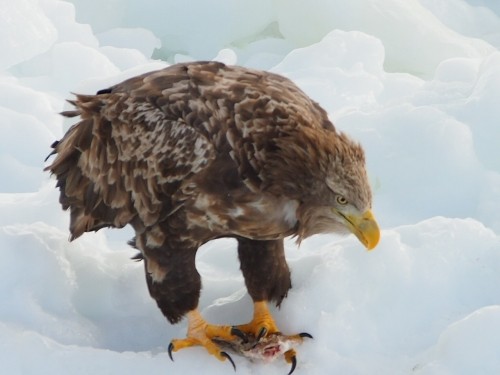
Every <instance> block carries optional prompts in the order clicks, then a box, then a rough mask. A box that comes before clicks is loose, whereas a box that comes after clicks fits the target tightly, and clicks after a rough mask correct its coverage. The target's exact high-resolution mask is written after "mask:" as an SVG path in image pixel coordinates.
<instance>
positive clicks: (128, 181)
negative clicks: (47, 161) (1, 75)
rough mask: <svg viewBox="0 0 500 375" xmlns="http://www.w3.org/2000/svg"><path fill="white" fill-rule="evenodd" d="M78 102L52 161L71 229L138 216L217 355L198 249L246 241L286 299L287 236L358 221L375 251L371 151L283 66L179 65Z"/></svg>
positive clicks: (249, 255) (169, 312) (250, 256)
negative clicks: (204, 316)
mask: <svg viewBox="0 0 500 375" xmlns="http://www.w3.org/2000/svg"><path fill="white" fill-rule="evenodd" d="M70 103H71V104H73V105H74V106H75V109H74V110H70V111H67V112H64V113H63V114H64V115H65V116H69V117H76V116H80V118H81V119H80V121H79V122H78V123H77V124H76V125H74V126H73V127H72V128H71V129H70V130H69V131H68V132H67V133H66V135H65V136H64V137H63V138H62V140H61V141H60V142H56V143H55V144H54V145H53V147H54V151H53V154H56V158H55V160H54V161H53V163H52V164H51V165H50V166H48V167H47V168H46V169H47V170H49V171H50V172H51V173H52V174H54V175H55V176H56V178H57V186H58V187H59V189H60V203H61V205H62V207H63V209H65V210H66V209H69V210H70V213H71V222H70V232H71V239H75V238H78V237H79V236H81V235H82V234H83V233H84V232H88V231H93V230H98V229H100V228H103V227H118V228H120V227H123V226H125V225H127V224H130V225H132V227H133V228H134V230H135V233H136V237H135V246H136V247H137V248H138V249H139V250H140V251H141V253H142V257H143V258H144V260H145V264H146V276H147V283H148V287H149V291H150V293H151V295H152V297H153V298H155V300H156V302H157V303H158V306H159V307H160V309H161V310H162V312H163V314H164V315H165V316H166V317H167V319H168V320H169V321H170V322H172V323H175V322H177V321H179V320H180V319H181V318H182V317H183V316H184V315H186V314H188V318H189V328H188V338H193V337H196V340H198V341H200V342H201V344H202V345H204V346H206V347H207V349H208V350H209V351H210V352H212V354H216V355H217V356H218V357H219V358H221V359H223V358H225V357H224V356H222V357H221V356H220V351H219V353H218V354H217V353H215V352H214V351H215V349H213V350H212V349H210V348H211V346H210V345H209V344H206V342H205V341H203V340H201V339H200V338H199V337H198V336H200V335H201V336H203V335H204V337H207V336H208V337H209V338H210V335H209V334H205V333H204V334H200V332H199V330H197V329H195V328H194V325H195V323H193V322H194V321H196V322H197V323H199V322H200V321H201V319H200V318H199V317H198V315H196V314H195V313H194V312H195V311H196V309H197V305H198V298H199V294H200V288H201V281H200V276H199V274H198V272H197V271H196V267H195V261H194V260H195V255H196V251H197V249H198V247H199V246H201V245H202V244H203V243H205V242H207V241H210V240H211V239H215V238H218V237H234V238H237V239H238V252H239V257H240V261H241V269H242V272H243V275H244V277H245V281H246V285H247V288H248V291H249V293H250V295H251V296H252V298H253V300H254V301H255V302H256V303H260V302H262V301H269V300H274V301H275V302H277V303H278V304H279V303H281V301H282V299H283V298H284V297H285V296H286V294H287V291H288V289H289V288H290V285H291V282H290V272H289V270H288V266H287V264H286V261H285V257H284V251H283V238H284V237H286V236H291V235H294V236H297V238H298V240H299V241H300V240H302V239H303V238H306V237H308V236H311V235H313V234H316V233H323V232H345V231H351V232H353V233H354V234H356V236H358V238H359V239H360V240H361V241H362V242H363V243H364V244H365V245H366V246H367V247H368V248H372V247H374V246H375V245H376V243H377V241H378V235H379V234H378V233H379V232H378V228H377V226H376V223H375V221H374V219H373V217H372V216H371V212H370V208H371V192H370V188H369V184H368V181H367V176H366V171H365V161H364V154H363V150H362V149H361V147H360V146H359V145H358V144H357V143H354V142H353V141H351V140H350V139H349V138H348V137H347V136H346V135H344V134H342V133H340V132H338V131H336V130H335V128H334V126H333V125H332V124H331V122H330V121H329V120H328V117H327V114H326V112H325V111H324V110H323V109H322V108H320V107H319V106H318V105H317V104H316V103H314V102H313V101H312V100H311V99H309V97H307V95H305V94H304V93H303V92H302V91H301V90H300V89H299V88H297V86H295V85H294V84H293V83H292V82H291V81H290V80H288V79H286V78H284V77H281V76H279V75H276V74H272V73H267V72H261V71H256V70H251V69H245V68H242V67H234V66H233V67H231V66H225V65H223V64H221V63H217V62H197V63H187V64H177V65H173V66H170V67H168V68H166V69H163V70H160V71H156V72H151V73H146V74H143V75H141V76H138V77H134V78H131V79H129V80H126V81H124V82H122V83H119V84H117V85H115V86H113V87H111V88H109V89H104V90H101V91H99V92H98V94H97V95H77V96H76V100H72V101H70ZM259 306H260V305H259ZM257 310H259V311H260V307H259V308H257V305H256V313H255V314H256V315H258V314H260V313H258V312H257ZM190 314H191V315H190ZM264 315H265V314H264ZM253 323H254V325H255V327H253V329H258V327H257V326H258V325H259V324H260V323H258V322H256V320H255V319H254V322H253ZM273 324H274V322H273ZM273 324H269V326H270V327H271V328H273V327H274V326H273ZM246 328H248V327H246ZM266 328H269V327H266ZM184 344H185V343H184ZM184 344H182V343H180V342H177V344H176V345H177V346H176V347H175V348H174V350H177V349H180V348H182V347H184V346H189V345H187V344H185V345H184ZM183 345H184V346H183Z"/></svg>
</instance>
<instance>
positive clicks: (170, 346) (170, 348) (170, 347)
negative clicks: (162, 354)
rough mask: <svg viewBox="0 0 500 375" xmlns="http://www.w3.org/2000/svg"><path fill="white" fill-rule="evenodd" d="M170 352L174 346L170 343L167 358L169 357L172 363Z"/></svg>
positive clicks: (172, 358)
mask: <svg viewBox="0 0 500 375" xmlns="http://www.w3.org/2000/svg"><path fill="white" fill-rule="evenodd" d="M172 350H174V344H172V343H170V345H169V346H168V356H169V357H170V360H171V361H172V362H173V361H174V357H172Z"/></svg>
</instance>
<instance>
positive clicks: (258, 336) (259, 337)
mask: <svg viewBox="0 0 500 375" xmlns="http://www.w3.org/2000/svg"><path fill="white" fill-rule="evenodd" d="M266 333H267V328H265V327H262V328H261V329H260V331H259V334H258V335H257V342H259V341H260V339H261V338H263V337H264V336H265V335H266Z"/></svg>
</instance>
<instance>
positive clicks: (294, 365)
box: [288, 356, 297, 375]
mask: <svg viewBox="0 0 500 375" xmlns="http://www.w3.org/2000/svg"><path fill="white" fill-rule="evenodd" d="M291 361H292V368H291V369H290V372H289V373H288V375H291V374H292V373H293V372H294V371H295V367H297V357H295V356H293V357H292V358H291Z"/></svg>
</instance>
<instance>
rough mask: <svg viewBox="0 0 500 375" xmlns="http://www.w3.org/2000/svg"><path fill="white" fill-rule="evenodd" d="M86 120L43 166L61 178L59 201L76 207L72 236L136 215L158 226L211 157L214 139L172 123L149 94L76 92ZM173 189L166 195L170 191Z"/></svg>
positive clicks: (181, 123) (119, 223)
mask: <svg viewBox="0 0 500 375" xmlns="http://www.w3.org/2000/svg"><path fill="white" fill-rule="evenodd" d="M73 103H74V105H75V106H76V108H77V109H76V111H73V112H66V113H71V116H73V115H74V113H75V112H77V113H79V114H80V116H81V117H82V120H81V121H80V122H79V123H77V124H76V125H74V126H73V127H72V128H71V129H70V130H69V131H68V133H67V134H66V135H65V136H64V137H63V139H62V140H61V141H60V142H58V143H57V144H55V145H54V147H55V149H54V151H55V153H56V154H57V156H56V158H55V160H54V162H53V163H52V164H51V165H50V166H48V167H47V168H46V169H47V170H50V171H51V172H52V173H53V174H54V175H56V177H57V180H58V186H59V188H60V202H61V204H62V206H63V208H64V209H68V208H69V209H70V210H71V223H70V231H71V238H72V239H74V238H77V237H79V236H80V235H81V234H83V233H84V232H86V231H91V230H97V229H100V228H102V227H105V226H114V227H123V226H124V225H126V224H128V223H130V222H131V221H132V220H134V219H135V218H138V219H139V220H140V221H141V222H142V224H143V225H144V226H150V225H153V224H155V223H156V222H157V221H158V220H159V219H160V218H161V217H166V216H167V215H168V214H169V212H171V211H173V210H176V209H177V208H176V205H178V204H182V202H176V201H175V200H174V199H173V195H174V193H175V191H176V189H177V188H178V187H179V186H180V184H181V183H182V181H183V180H184V179H186V178H187V177H188V176H190V175H192V174H196V173H197V172H199V171H200V170H201V169H203V168H205V167H206V166H207V165H208V164H209V163H210V162H211V161H212V160H213V159H214V149H213V146H212V145H211V143H210V142H209V140H208V139H207V138H206V137H205V136H204V135H203V134H201V133H200V132H198V131H197V130H196V129H195V128H193V127H191V126H189V125H188V124H186V123H185V122H184V121H182V119H178V118H176V119H172V118H171V117H168V114H166V113H165V112H164V111H162V110H161V109H159V108H158V107H156V106H155V105H154V104H152V103H151V101H150V100H149V99H148V97H144V98H139V97H136V96H135V97H134V96H132V95H129V94H128V93H126V92H119V93H113V92H110V93H108V92H107V91H105V93H103V94H100V95H95V96H91V95H77V99H76V100H75V101H73ZM165 192H168V194H165Z"/></svg>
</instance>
